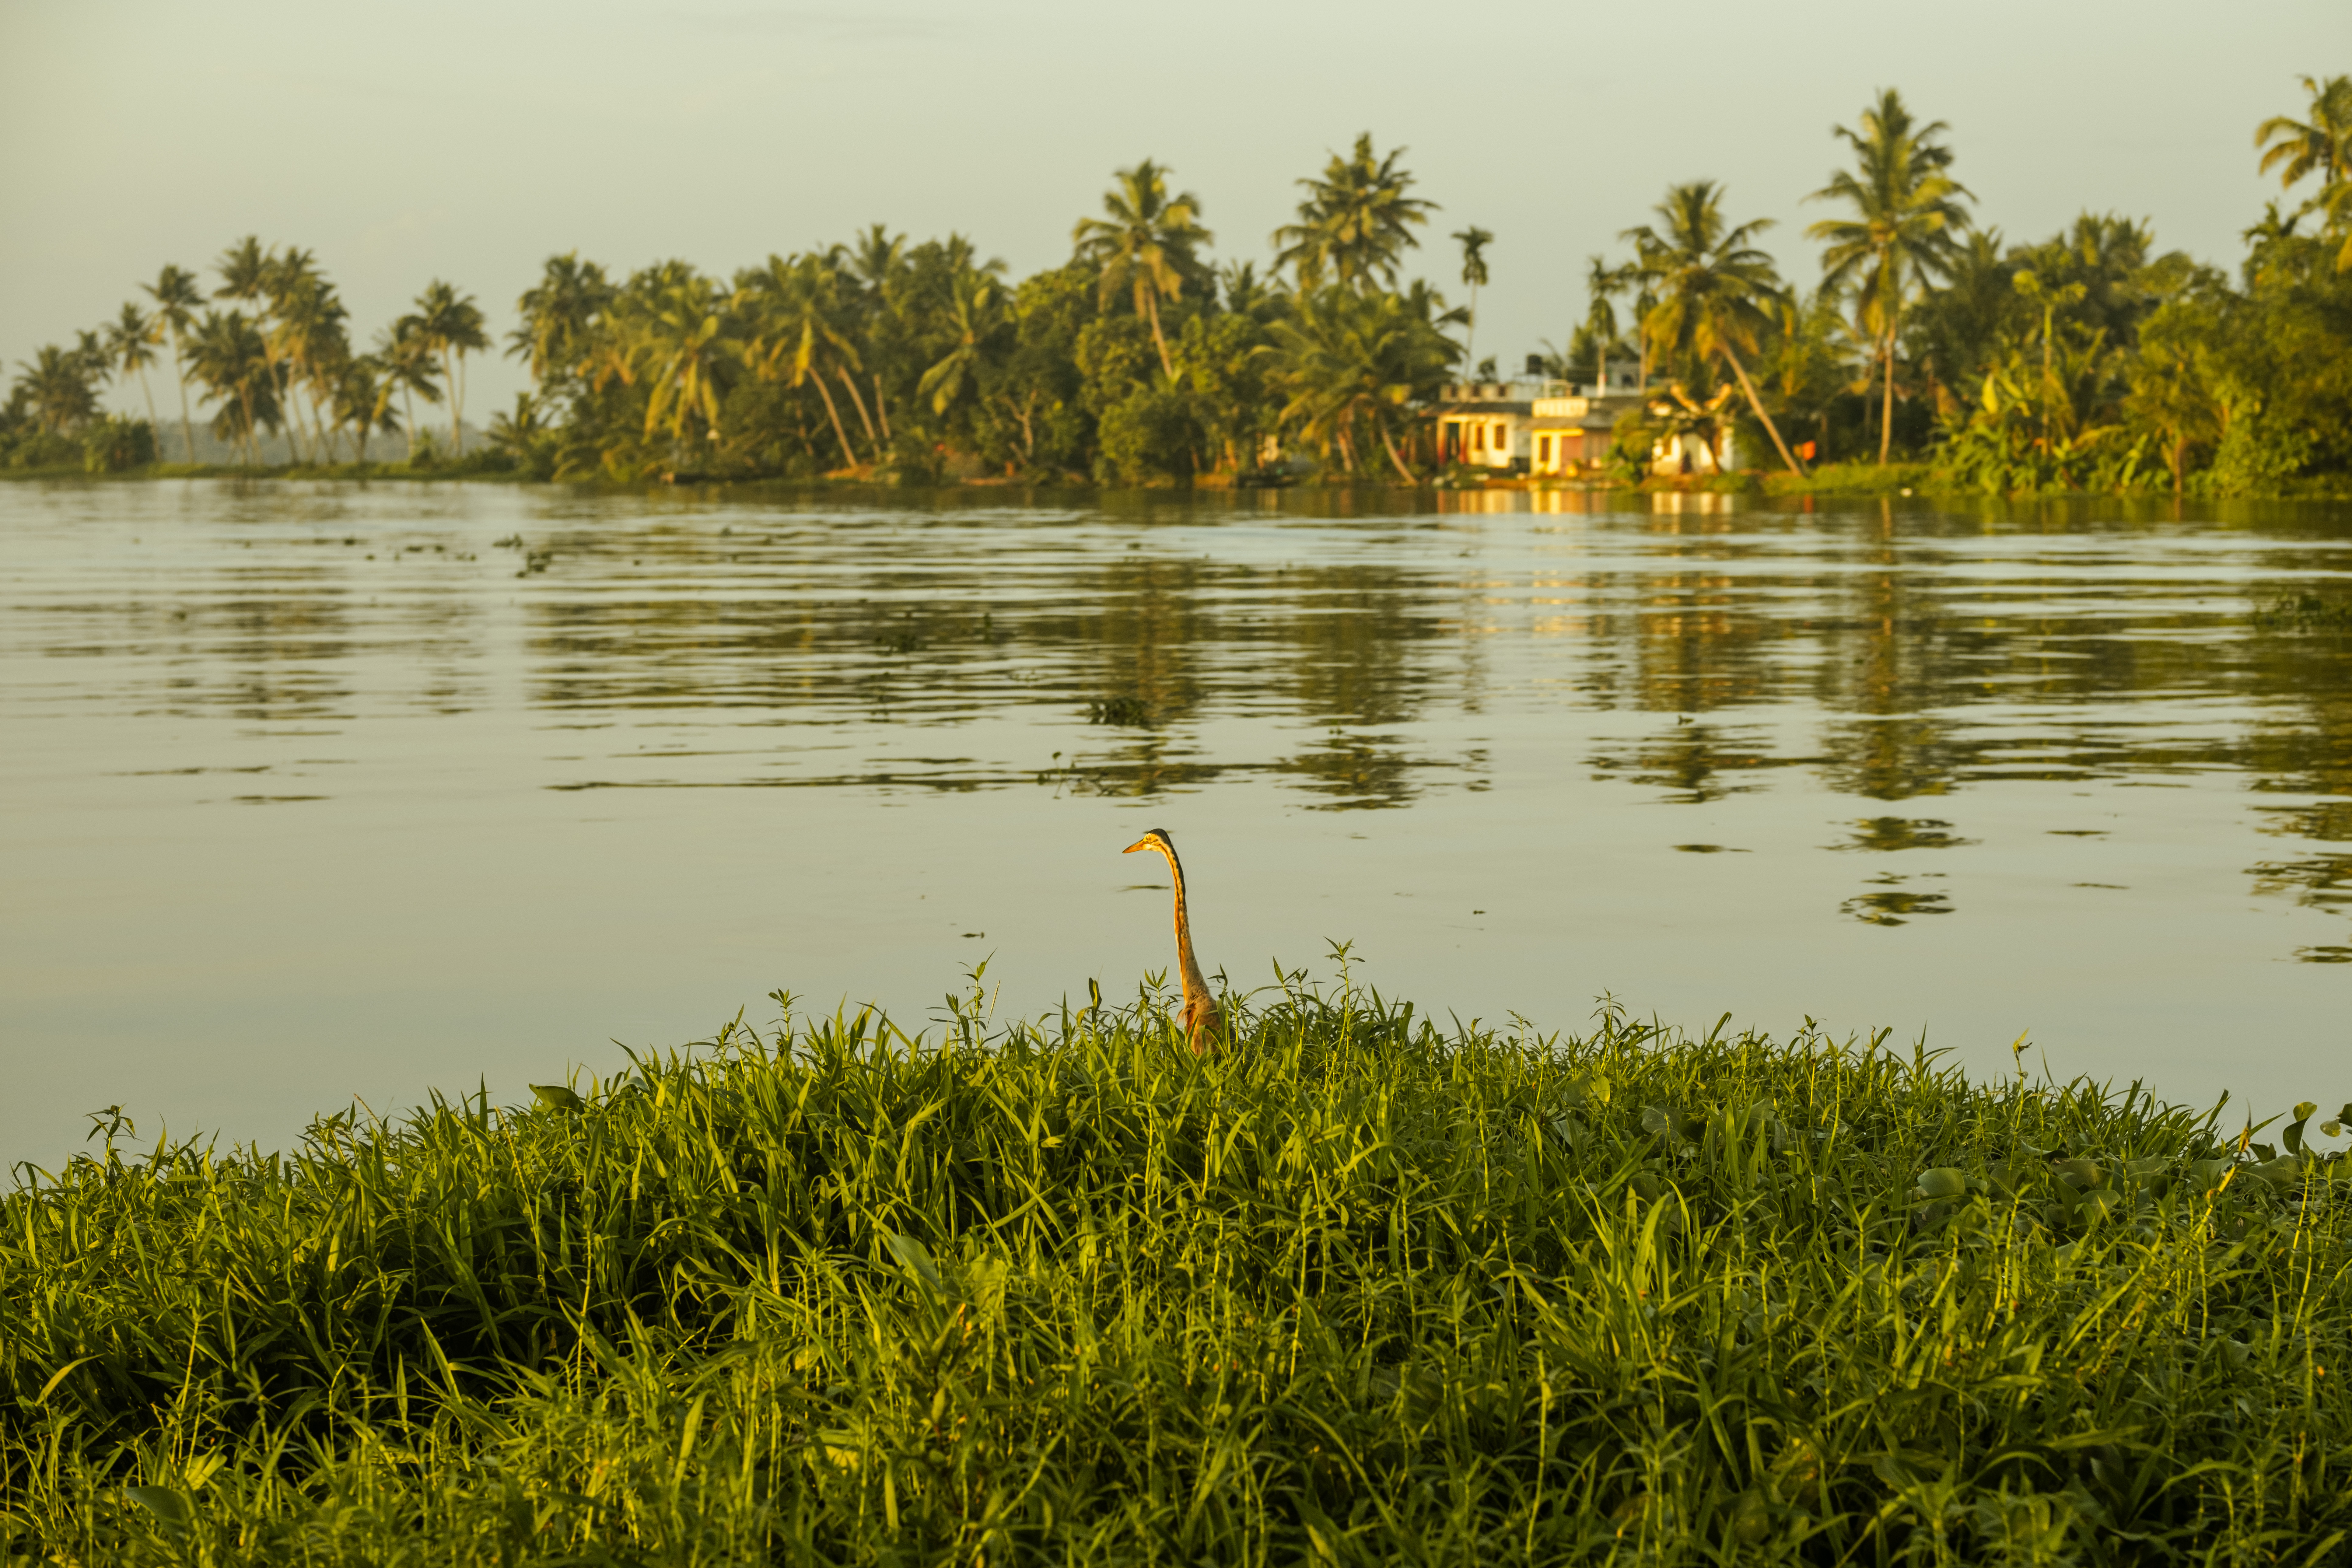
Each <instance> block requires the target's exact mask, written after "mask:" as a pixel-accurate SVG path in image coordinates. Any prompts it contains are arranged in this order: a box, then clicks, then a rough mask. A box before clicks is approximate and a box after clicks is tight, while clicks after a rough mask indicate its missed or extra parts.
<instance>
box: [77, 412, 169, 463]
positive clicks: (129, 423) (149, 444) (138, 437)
mask: <svg viewBox="0 0 2352 1568" xmlns="http://www.w3.org/2000/svg"><path fill="white" fill-rule="evenodd" d="M154 460H155V427H154V426H152V425H150V424H149V423H148V422H147V421H146V420H144V419H133V418H131V416H128V415H124V414H110V415H108V416H106V417H105V418H103V419H98V420H93V421H92V422H91V423H90V426H89V429H88V430H87V431H86V432H84V433H83V436H82V438H81V466H82V471H83V472H85V473H91V474H121V473H127V472H129V471H130V470H131V469H132V468H146V467H148V466H149V465H150V464H152V463H153V462H154Z"/></svg>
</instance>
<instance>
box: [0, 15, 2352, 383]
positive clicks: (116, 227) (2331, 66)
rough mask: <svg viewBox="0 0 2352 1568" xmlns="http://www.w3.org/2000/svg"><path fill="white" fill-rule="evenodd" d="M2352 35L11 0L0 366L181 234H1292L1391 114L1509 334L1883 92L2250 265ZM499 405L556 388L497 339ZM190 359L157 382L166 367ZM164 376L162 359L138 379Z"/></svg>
mask: <svg viewBox="0 0 2352 1568" xmlns="http://www.w3.org/2000/svg"><path fill="white" fill-rule="evenodd" d="M2346 70H2352V5H2347V4H2346V0H2253V3H2251V4H2240V5H2231V6H2215V5H2196V6H2191V5H2188V4H2185V3H2183V0H2136V3H2133V4H2111V3H2101V4H2086V3H2082V0H2055V3H2053V0H2037V3H2033V4H2026V3H2023V0H1979V3H1978V4H1976V5H1968V6H1957V5H1942V6H1935V7H1932V8H1931V7H1927V6H1902V5H1886V4H1883V3H1881V4H1863V3H1859V0H1783V3H1781V4H1778V5H1733V4H1726V3H1720V0H1695V3H1692V4H1685V5H1678V6H1675V7H1672V8H1661V7H1658V6H1655V5H1627V4H1614V5H1599V4H1592V3H1590V0H1551V3H1549V4H1531V3H1525V0H1485V3H1483V4H1476V5H1398V4H1394V3H1392V0H1358V3H1357V4H1354V5H1330V4H1325V5H1298V4H1286V3H1284V0H1252V3H1247V4H1244V3H1236V0H1192V3H1190V4H1187V5H1179V6H1170V5H1106V4H1102V3H1100V0H1096V3H1092V4H1080V3H1076V0H998V3H990V0H967V3H965V4H961V5H950V4H945V3H942V0H876V3H874V4H869V5H831V4H824V3H817V4H803V5H772V4H763V3H760V0H695V3H689V4H683V5H656V4H642V5H626V4H617V3H614V0H564V3H562V4H552V3H548V0H476V3H473V4H465V5H458V4H450V3H448V0H413V3H410V4H405V5H321V4H319V3H318V0H310V3H308V4H301V5H295V4H286V3H278V0H211V3H209V4H206V5H189V4H186V3H185V0H179V3H176V4H170V5H165V4H158V3H154V0H69V3H68V0H0V150H5V156H0V214H5V223H0V284H5V287H0V362H5V363H6V366H7V369H8V370H9V372H10V373H11V374H13V372H14V369H15V364H16V361H18V360H22V359H26V358H29V357H30V356H31V354H32V353H33V351H34V350H35V348H37V346H38V345H39V344H41V343H43V342H65V341H70V333H71V331H73V329H75V328H77V327H92V326H96V325H98V324H99V323H100V321H102V320H103V319H105V318H106V317H109V316H110V315H112V314H113V313H114V312H115V311H116V310H118V309H119V308H120V307H121V303H122V302H123V301H124V300H127V299H131V298H134V297H135V292H134V291H135V287H136V285H137V284H138V283H140V282H141V281H142V280H147V279H152V278H153V277H154V275H155V272H156V270H157V268H159V267H160V266H162V265H163V263H164V262H167V261H176V262H178V263H180V264H181V265H183V266H188V267H200V268H205V272H206V282H207V285H208V286H209V284H210V283H211V281H212V279H211V277H210V270H209V269H210V265H211V262H212V260H213V258H215V257H216V256H217V255H218V254H219V253H220V251H221V250H222V249H223V248H224V247H226V246H228V245H229V244H230V243H231V242H232V241H234V240H236V239H237V238H238V237H241V236H244V235H246V234H248V233H255V234H258V235H259V236H260V237H262V239H263V240H264V241H265V242H266V243H270V244H286V243H293V244H298V245H302V246H306V247H310V248H311V249H313V250H315V251H316V252H317V254H318V258H319V259H320V263H321V264H322V265H323V266H324V267H325V268H326V269H327V270H328V271H329V273H330V274H331V276H332V277H333V279H335V280H336V282H337V283H338V285H339V286H340V287H341V290H342V293H343V297H344V299H345V300H346V302H347V303H348V304H349V305H350V306H351V308H352V313H353V318H354V322H353V324H354V327H355V329H356V331H355V336H358V337H360V338H362V340H364V339H366V338H369V337H372V336H373V332H374V331H375V330H376V329H377V328H378V327H379V326H381V325H382V324H383V322H384V321H387V320H389V319H390V318H391V317H392V316H393V315H394V314H396V313H397V312H398V311H400V310H403V309H404V308H405V305H406V302H407V301H408V300H410V299H411V298H413V297H414V296H415V294H416V292H417V291H418V290H419V289H422V288H423V287H424V286H425V283H426V282H427V281H429V280H430V279H433V278H435V277H446V278H447V279H450V280H452V281H453V282H456V283H457V284H458V285H459V286H460V287H461V288H463V289H467V290H469V291H471V292H473V293H474V294H476V295H477V296H478V298H479V299H480V300H481V302H482V304H483V306H484V308H485V310H487V311H488V314H489V316H490V319H491V321H492V322H493V324H494V326H495V327H496V328H497V329H498V331H499V332H500V334H501V335H503V332H504V331H505V330H506V329H507V328H508V327H509V326H511V325H512V324H513V307H514V300H515V297H516V296H517V295H518V294H520V292H521V291H522V290H523V289H525V288H527V287H529V286H530V283H531V281H532V279H534V277H535V276H536V275H537V273H538V270H539V268H540V265H541V261H542V260H543V259H544V258H546V257H547V256H548V255H550V254H551V253H553V252H558V251H563V250H570V249H573V248H575V247H576V248H577V249H579V250H580V251H581V252H582V254H583V255H584V256H587V257H590V258H594V259H597V260H600V261H602V262H604V263H605V264H606V266H607V267H608V268H612V269H613V270H614V272H616V273H625V272H626V271H627V270H629V269H630V268H635V267H638V266H641V265H644V264H646V263H647V262H650V261H653V260H656V259H659V258H666V257H672V256H676V257H682V258H686V259H688V260H690V261H693V262H695V263H697V264H698V265H700V266H702V267H704V268H709V269H711V270H713V271H715V272H718V273H720V274H722V275H723V274H725V273H728V272H730V271H731V270H733V269H734V268H738V267H741V266H747V265H751V264H752V263H755V262H757V261H759V260H761V259H762V258H764V257H766V256H767V255H768V253H770V252H771V251H780V252H790V251H793V250H797V249H803V248H806V247H811V246H815V245H821V244H824V243H827V242H831V241H835V240H845V239H847V238H848V237H850V235H851V233H852V231H853V230H855V229H856V228H858V227H860V226H864V225H866V224H867V223H870V222H873V221H876V220H877V219H878V220H881V221H885V222H887V223H888V224H890V225H891V226H892V227H893V228H894V229H899V230H904V231H906V232H907V233H908V234H909V235H911V236H913V237H916V238H918V239H920V238H926V237H934V236H939V235H943V234H945V233H947V232H948V231H950V230H961V231H962V232H963V233H966V234H968V235H970V236H971V237H972V238H973V239H974V240H975V241H976V242H977V243H978V245H979V247H980V248H981V250H982V254H984V255H992V256H1001V257H1003V258H1004V259H1005V260H1006V261H1008V262H1009V263H1011V264H1012V267H1013V270H1014V272H1015V273H1016V274H1020V273H1026V272H1029V271H1032V270H1034V269H1035V268H1040V267H1043V266H1046V265H1049V264H1052V263H1054V262H1056V261H1058V260H1060V259H1061V258H1064V257H1066V255H1067V253H1068V247H1069V232H1070V226H1071V225H1072V224H1073V222H1075V221H1076V219H1077V218H1078V217H1079V216H1082V215H1086V214H1088V213H1091V212H1093V211H1095V210H1097V204H1098V201H1099V198H1100V195H1101V192H1102V190H1103V189H1104V187H1105V186H1106V185H1107V184H1108V178H1109V175H1110V173H1111V171H1112V170H1113V169H1114V168H1115V167H1118V166H1122V165H1125V164H1129V163H1133V162H1135V161H1136V160H1137V159H1139V158H1142V157H1147V156H1148V157H1153V158H1156V159H1159V160H1160V161H1161V162H1162V163H1169V164H1172V165H1173V166H1174V168H1175V171H1176V180H1177V184H1178V185H1179V186H1180V187H1181V188H1182V189H1186V190H1190V191H1192V192H1195V193H1197V194H1198V195H1200V196H1201V198H1202V201H1203V203H1204V205H1205V212H1204V215H1203V216H1204V218H1205V221H1206V222H1207V224H1208V226H1210V227H1211V228H1212V229H1213V230H1214V231H1215V234H1216V237H1217V245H1216V255H1217V257H1218V258H1220V259H1241V258H1258V259H1260V260H1261V261H1263V260H1264V259H1265V258H1266V256H1267V255H1268V247H1267V236H1268V235H1269V233H1270V232H1271V231H1272V230H1273V229H1274V228H1275V227H1276V226H1277V225H1279V224H1281V223H1283V222H1285V221H1287V219H1288V218H1289V216H1291V209H1292V207H1293V205H1294V204H1295V203H1296V202H1297V198H1298V191H1297V186H1296V185H1295V184H1294V182H1295V181H1296V180H1297V179H1298V178H1299V177H1300V176H1302V175H1306V174H1312V173H1314V172H1316V171H1317V170H1318V169H1319V168H1320V167H1321V165H1322V163H1323V161H1324V159H1325V158H1326V156H1327V155H1328V153H1330V152H1331V151H1333V150H1339V149H1344V148H1345V147H1346V146H1347V145H1348V143H1349V142H1350V141H1351V140H1352V139H1353V137H1354V136H1355V134H1356V133H1357V132H1360V131H1366V130H1369V131H1370V132H1372V133H1373V135H1374V137H1375V139H1376V142H1377V143H1378V145H1379V146H1380V148H1381V150H1382V151H1386V150H1387V149H1389V148H1390V147H1392V146H1394V145H1396V144H1398V143H1400V142H1402V143H1403V144H1405V145H1406V146H1407V147H1409V148H1410V150H1411V151H1410V153H1408V155H1407V158H1406V160H1405V161H1406V163H1407V165H1408V166H1409V167H1410V168H1411V169H1412V171H1413V172H1414V173H1415V174H1417V175H1418V176H1419V179H1420V184H1419V185H1418V186H1417V187H1416V192H1415V194H1416V195H1423V196H1427V197H1430V198H1432V199H1433V200H1435V201H1437V202H1439V203H1440V204H1442V207H1443V210H1442V211H1441V212H1440V213H1439V214H1438V215H1437V217H1436V221H1434V222H1433V223H1432V225H1431V226H1430V239H1429V240H1428V241H1427V242H1426V243H1425V244H1424V246H1423V249H1422V250H1421V251H1420V252H1418V253H1416V255H1417V259H1418V261H1419V263H1420V270H1422V271H1423V272H1424V273H1426V274H1427V275H1429V276H1431V277H1433V279H1439V280H1440V281H1441V282H1442V283H1443V284H1444V285H1446V286H1447V287H1448V292H1449V293H1452V294H1454V295H1455V296H1456V297H1457V298H1458V297H1459V295H1460V292H1461V290H1460V287H1459V283H1458V272H1459V261H1458V258H1457V257H1456V255H1455V253H1454V247H1453V245H1452V244H1451V242H1449V241H1448V240H1446V239H1445V236H1446V235H1447V234H1449V233H1451V232H1452V231H1454V230H1455V229H1458V228H1461V227H1463V226H1466V225H1470V224H1476V225H1478V226H1482V227H1485V228H1487V229H1491V230H1493V231H1494V232H1495V233H1496V236H1497V239H1496V242H1495V244H1494V246H1493V247H1491V250H1490V252H1489V257H1490V264H1491V266H1492V268H1493V270H1494V282H1493V284H1492V286H1491V287H1490V288H1489V289H1486V291H1485V292H1484V294H1483V295H1482V298H1481V302H1480V305H1481V308H1480V321H1479V331H1478V353H1479V354H1480V355H1481V356H1482V357H1483V356H1484V355H1485V354H1486V353H1489V352H1493V353H1500V354H1502V355H1504V356H1506V357H1505V363H1506V365H1509V364H1512V363H1517V357H1518V356H1519V355H1521V354H1523V353H1527V352H1528V351H1530V350H1532V349H1535V348H1536V347H1538V340H1541V339H1546V338H1549V339H1551V340H1553V341H1554V342H1563V341H1564V340H1565V335H1566V332H1567V331H1568V329H1569V327H1570V324H1571V323H1572V322H1573V321H1574V320H1575V319H1576V318H1577V317H1578V316H1579V315H1580V313H1581V311H1582V310H1583V308H1584V298H1583V289H1582V285H1581V279H1582V275H1583V271H1584V266H1585V258H1586V257H1587V256H1588V255H1590V254H1591V253H1592V252H1594V251H1600V250H1609V251H1612V252H1613V251H1616V250H1618V249H1620V248H1621V247H1617V246H1616V244H1615V236H1616V234H1617V233H1618V231H1620V230H1621V229H1623V228H1625V227H1627V226H1631V225H1633V224H1637V223H1641V222H1644V221H1646V220H1647V217H1648V208H1649V206H1650V205H1651V204H1652V203H1654V202H1655V201H1656V200H1657V199H1658V197H1659V195H1661V194H1662V193H1663V192H1664V189H1665V187H1666V186H1667V185H1668V184H1671V183H1673V182H1675V181H1680V180H1687V179H1693V178H1698V177H1711V178H1715V179H1718V180H1721V181H1724V182H1726V184H1727V186H1728V196H1729V199H1728V204H1727V205H1728V209H1729V211H1730V213H1731V214H1732V215H1733V216H1734V217H1735V218H1740V219H1744V218H1747V217H1750V216H1763V217H1770V218H1773V219H1775V220H1777V222H1778V225H1779V226H1778V227H1777V228H1776V229H1775V230H1774V231H1773V232H1772V233H1770V234H1769V235H1768V236H1767V237H1766V240H1765V243H1766V245H1767V247H1769V248H1770V249H1772V250H1773V251H1775V253H1776V254H1777V255H1778V256H1779V257H1780V261H1781V265H1782V268H1783V269H1784V271H1785V272H1787V273H1788V274H1789V275H1790V277H1792V278H1795V279H1801V280H1803V281H1806V282H1810V281H1811V279H1812V278H1813V276H1814V275H1815V272H1816V267H1817V264H1816V262H1815V260H1814V258H1813V254H1812V251H1811V248H1810V247H1808V246H1807V245H1806V244H1805V243H1804V241H1803V240H1802V238H1801V228H1802V226H1803V225H1804V224H1805V223H1807V222H1808V221H1811V219H1813V218H1815V217H1818V216H1825V215H1826V214H1827V213H1828V212H1829V211H1830V209H1829V208H1827V207H1826V206H1824V205H1821V204H1807V203H1805V202H1804V201H1803V200H1802V198H1803V196H1804V195H1805V194H1806V193H1807V192H1809V191H1811V190H1813V189H1816V188H1818V187H1819V186H1820V185H1822V184H1823V183H1824V182H1825V180H1826V179H1827V177H1828V175H1829V174H1830V172H1831V170H1832V167H1833V166H1834V165H1835V164H1836V163H1838V161H1839V148H1838V146H1837V145H1836V144H1835V143H1834V142H1832V138H1831V134H1830V132H1831V127H1832V125H1833V124H1837V123H1841V122H1843V123H1851V122H1853V120H1854V118H1855V116H1856V115H1857V114H1858V113H1859V111H1860V110H1862V109H1863V107H1864V104H1865V103H1866V102H1867V101H1868V100H1869V99H1870V97H1871V96H1872V94H1873V93H1874V90H1875V89H1878V88H1879V87H1881V86H1893V87H1897V88H1900V89H1902V91H1903V92H1904V94H1905V96H1906V99H1907V100H1909V101H1910V103H1911V105H1912V107H1913V109H1914V110H1915V111H1916V113H1918V114H1919V115H1920V116H1921V117H1922V118H1930V119H1941V120H1945V121H1949V122H1950V125H1951V142H1952V144H1953V146H1954V147H1955V148H1956V149H1957V151H1958V163H1957V164H1956V166H1955V170H1954V172H1955V173H1956V174H1958V176H1959V177H1960V179H1961V180H1962V181H1963V182H1964V183H1966V184H1968V185H1969V187H1970V189H1971V190H1973V191H1974V192H1975V194H1976V195H1977V196H1978V198H1979V205H1978V213H1979V217H1980V219H1981V221H1984V222H1986V223H1990V224H1993V225H1997V226H2000V228H2002V229H2003V230H2004V231H2005V232H2006V233H2007V234H2008V235H2009V236H2010V237H2012V238H2038V237H2043V236H2046V235H2047V234H2049V233H2051V232H2052V231H2053V230H2055V229H2057V228H2058V227H2059V226H2062V225H2063V224H2064V223H2065V222H2067V221H2068V220H2069V219H2070V218H2072V217H2073V216H2074V214H2075V213H2077V212H2078V211H2080V210H2082V209H2083V208H2084V207H2086V206H2087V207H2091V208H2095V209H2098V210H2103V211H2104V210H2114V211H2117V212H2121V213H2124V214H2126V215H2128V216H2135V217H2152V218H2153V219H2154V220H2155V223H2156V226H2157V233H2158V240H2159V242H2160V243H2162V244H2163V245H2165V246H2168V247H2181V248H2185V249H2187V250H2189V252H2190V253H2192V254H2193V255H2196V256H2198V257H2200V258H2204V259H2208V260H2211V261H2215V262H2220V263H2222V264H2224V265H2229V266H2232V267H2234V265H2235V263H2236V261H2237V258H2238V257H2239V254H2240V244H2239V241H2238V231H2239V230H2241V229H2242V228H2243V227H2244V226H2246V225H2248V224H2249V223H2251V222H2252V221H2253V220H2254V219H2255V218H2257V217H2258V216H2260V215H2261V213H2262V208H2263V201H2264V200H2265V199H2266V198H2267V197H2269V196H2271V195H2276V194H2277V187H2276V185H2275V184H2274V183H2269V182H2264V181H2262V180H2259V179H2258V178H2257V177H2256V174H2255V171H2254V161H2255V160H2254V153H2253V150H2252V136H2253V128H2254V126H2255V125H2256V123H2257V122H2259V121H2261V120H2263V118H2264V117H2266V116H2268V115H2270V114H2273V113H2279V112H2294V113H2297V114H2298V115H2299V114H2300V112H2301V111H2302V110H2303V108H2304V107H2305V95H2304V93H2303V91H2302V89H2300V87H2299V86H2298V85H2297V83H2296V80H2295V79H2296V77H2297V76H2298V75H2299V74H2303V73H2310V74H2314V75H2324V74H2332V73H2336V72H2342V71H2346ZM470 381H471V389H470V392H469V396H468V400H467V412H468V415H469V416H470V417H472V418H473V419H475V420H476V421H477V422H482V421H486V420H487V418H488V415H489V413H490V412H491V410H492V409H493V408H494V407H495V406H496V405H498V404H499V403H500V402H502V401H504V399H505V398H506V396H507V395H509V394H510V393H511V392H512V391H513V390H515V389H517V388H520V386H522V385H523V384H525V383H524V381H523V378H522V376H521V374H520V370H519V369H518V368H517V367H515V366H514V365H513V364H512V363H510V362H509V363H500V364H498V365H482V366H479V367H478V369H477V370H476V371H475V373H474V374H473V375H472V376H471V378H470ZM164 393H165V389H164V388H163V386H162V385H161V384H158V386H157V396H158V401H159V403H160V402H162V401H163V399H164ZM116 401H117V402H118V403H120V404H121V405H124V406H130V405H133V404H134V403H135V401H136V394H135V393H133V394H131V395H130V396H129V397H121V396H118V397H117V399H116Z"/></svg>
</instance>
